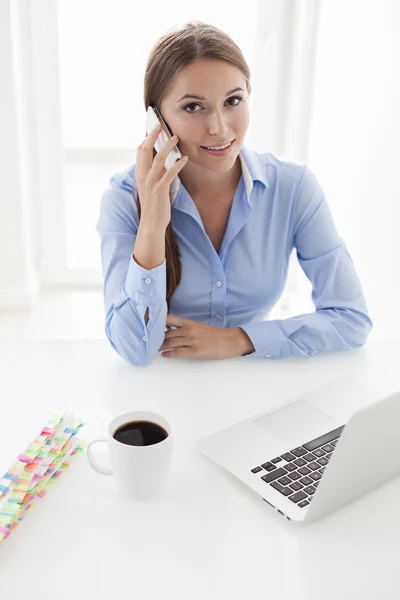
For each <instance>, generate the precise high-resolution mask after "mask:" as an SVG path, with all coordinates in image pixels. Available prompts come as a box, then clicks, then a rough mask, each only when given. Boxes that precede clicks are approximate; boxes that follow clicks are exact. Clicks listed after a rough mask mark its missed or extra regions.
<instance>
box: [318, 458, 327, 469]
mask: <svg viewBox="0 0 400 600" xmlns="http://www.w3.org/2000/svg"><path fill="white" fill-rule="evenodd" d="M328 462H329V461H328V459H327V458H325V457H323V458H319V459H318V460H317V463H318V464H320V465H322V466H323V467H324V466H325V465H327V464H328Z"/></svg>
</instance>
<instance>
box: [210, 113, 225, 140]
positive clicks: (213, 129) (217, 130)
mask: <svg viewBox="0 0 400 600" xmlns="http://www.w3.org/2000/svg"><path fill="white" fill-rule="evenodd" d="M208 130H209V133H210V135H219V136H221V137H222V136H224V135H225V133H226V132H227V131H228V126H227V124H226V122H225V119H224V116H223V115H222V113H221V112H215V113H213V114H212V115H211V117H210V121H209V125H208Z"/></svg>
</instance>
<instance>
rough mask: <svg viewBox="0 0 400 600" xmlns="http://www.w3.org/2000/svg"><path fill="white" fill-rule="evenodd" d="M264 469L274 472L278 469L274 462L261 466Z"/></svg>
mask: <svg viewBox="0 0 400 600" xmlns="http://www.w3.org/2000/svg"><path fill="white" fill-rule="evenodd" d="M261 466H262V468H263V469H265V470H266V471H273V470H274V469H276V466H275V465H273V464H272V462H266V463H264V464H263V465H261Z"/></svg>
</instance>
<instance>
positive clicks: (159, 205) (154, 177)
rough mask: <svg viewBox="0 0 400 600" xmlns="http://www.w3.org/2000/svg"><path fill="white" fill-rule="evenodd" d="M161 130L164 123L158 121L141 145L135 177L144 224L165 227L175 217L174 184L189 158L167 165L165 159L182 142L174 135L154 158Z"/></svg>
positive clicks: (142, 222) (141, 217) (137, 155)
mask: <svg viewBox="0 0 400 600" xmlns="http://www.w3.org/2000/svg"><path fill="white" fill-rule="evenodd" d="M160 130H161V125H157V127H155V128H154V129H152V131H151V132H150V133H149V135H148V136H147V137H146V138H145V140H144V141H143V142H142V143H141V144H140V145H139V146H138V148H137V153H136V170H135V179H136V184H137V187H138V191H139V201H140V210H141V216H140V221H141V224H142V225H143V224H147V225H150V226H151V227H152V228H154V229H158V228H160V229H163V230H164V231H165V230H166V229H167V227H168V223H169V222H170V220H171V201H170V196H169V189H170V185H171V183H172V181H173V180H174V178H175V177H176V176H177V175H178V173H179V172H180V171H181V169H182V168H183V167H184V166H185V165H186V164H187V160H188V159H187V157H182V158H181V159H180V160H177V161H176V163H175V164H174V165H173V166H172V167H170V168H169V169H167V170H166V169H165V166H164V163H165V160H166V158H167V156H168V154H169V153H170V152H171V150H172V149H173V148H174V146H176V144H177V143H178V138H177V137H176V136H174V137H172V138H171V139H170V140H168V142H166V143H165V144H164V146H163V147H162V149H161V150H160V152H158V153H157V155H156V156H155V157H154V160H153V147H154V144H155V142H156V140H157V138H158V136H159V133H160Z"/></svg>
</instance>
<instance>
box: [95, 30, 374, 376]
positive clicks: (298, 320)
mask: <svg viewBox="0 0 400 600" xmlns="http://www.w3.org/2000/svg"><path fill="white" fill-rule="evenodd" d="M250 93H251V86H250V71H249V68H248V65H247V64H246V62H245V60H244V57H243V55H242V52H241V51H240V49H239V48H238V47H237V45H236V44H235V43H234V42H233V41H232V39H231V38H230V37H229V36H228V35H226V34H225V33H224V32H222V31H221V30H219V29H217V28H216V27H213V26H211V25H208V24H204V23H201V22H189V23H186V24H184V25H183V26H181V27H179V28H175V29H173V30H170V31H169V32H167V33H166V34H165V35H164V36H163V37H162V38H161V39H160V40H159V41H158V42H157V44H156V45H155V46H154V48H153V49H152V51H151V53H150V56H149V58H148V63H147V67H146V73H145V81H144V104H145V108H146V110H147V108H148V107H149V105H153V104H154V105H156V106H157V108H158V109H159V111H160V112H161V115H162V116H163V118H164V120H165V122H166V123H167V124H168V126H169V128H170V130H171V131H172V132H173V133H174V134H175V137H174V138H172V139H171V140H169V141H168V142H167V143H166V144H165V145H164V147H163V148H162V150H161V151H160V152H159V153H158V154H157V153H156V152H155V150H154V149H153V146H154V142H155V141H156V139H157V137H158V134H159V129H154V130H153V131H152V132H151V133H150V134H149V135H148V136H146V138H145V139H144V141H143V142H142V143H141V144H140V145H139V146H138V148H137V155H136V163H135V164H134V165H133V166H131V167H130V168H128V169H127V170H126V171H124V172H121V173H117V174H116V175H114V176H113V177H112V178H111V181H110V186H109V188H108V190H107V191H106V192H105V194H104V196H103V198H102V202H101V209H100V217H99V222H98V226H97V231H98V232H99V234H100V237H101V255H102V265H103V273H104V301H105V310H106V326H105V329H106V334H107V337H108V339H109V341H110V343H111V345H112V346H113V348H114V349H115V350H116V351H117V352H118V353H119V354H120V355H121V356H122V357H123V358H124V359H125V360H126V361H128V362H129V363H131V364H134V365H147V364H149V363H151V362H152V361H153V359H154V358H155V357H156V356H157V353H158V352H159V351H160V352H161V353H162V356H164V357H168V358H173V357H191V358H200V359H223V358H229V357H233V356H239V355H242V356H246V358H248V357H261V358H267V359H276V358H283V357H287V356H305V355H311V356H312V355H314V354H316V353H318V352H324V351H332V350H334V351H338V350H347V349H350V348H355V347H358V346H362V345H363V344H364V343H365V341H366V339H367V336H368V334H369V332H370V330H371V327H372V322H371V319H370V318H369V316H368V313H367V307H366V302H365V298H364V295H363V291H362V289H361V285H360V281H359V279H358V277H357V274H356V271H355V269H354V266H353V262H352V260H351V257H350V255H349V252H348V250H347V248H346V246H345V243H344V242H343V240H342V239H341V238H340V237H339V235H338V232H337V230H336V228H335V224H334V221H333V219H332V216H331V213H330V210H329V207H328V204H327V201H326V199H325V196H324V193H323V191H322V189H321V187H320V185H319V183H318V181H317V179H316V177H315V176H314V175H313V173H312V172H311V171H310V169H309V168H308V167H307V166H306V165H304V164H300V163H297V162H289V161H286V160H281V159H278V158H277V157H276V156H275V155H274V154H272V153H271V152H265V153H263V154H260V153H257V152H253V151H251V150H250V149H248V148H246V146H244V140H245V135H246V131H247V128H248V124H249V95H250ZM174 145H177V147H178V148H179V150H180V152H181V154H182V157H183V158H182V159H181V160H179V161H177V162H176V163H175V165H174V166H173V167H171V168H169V169H168V170H166V169H165V168H164V162H165V159H166V157H167V155H168V153H169V152H170V151H171V150H172V148H173V146H174ZM293 248H295V249H296V252H297V257H298V260H299V263H300V265H301V267H302V269H303V271H304V273H305V275H306V276H307V277H308V279H309V280H310V281H311V283H312V286H313V292H312V299H313V302H314V305H315V308H316V310H315V312H313V313H310V314H303V315H300V316H297V317H292V318H288V319H284V320H269V321H268V320H263V318H265V316H266V315H267V314H268V312H269V311H270V309H271V308H272V307H273V305H274V304H275V303H276V301H277V300H278V299H279V297H280V295H281V294H282V291H283V289H284V286H285V282H286V276H287V270H288V263H289V258H290V255H291V252H292V250H293Z"/></svg>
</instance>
